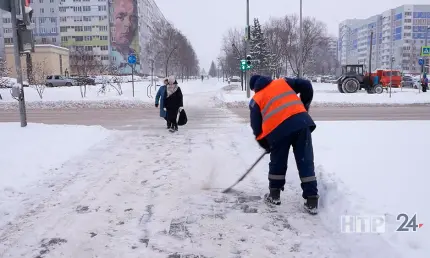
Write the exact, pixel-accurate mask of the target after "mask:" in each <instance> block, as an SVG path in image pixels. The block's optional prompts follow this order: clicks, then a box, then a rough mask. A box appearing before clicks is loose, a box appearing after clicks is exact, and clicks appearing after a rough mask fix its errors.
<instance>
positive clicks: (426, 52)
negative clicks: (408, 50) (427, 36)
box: [421, 46, 430, 56]
mask: <svg viewBox="0 0 430 258" xmlns="http://www.w3.org/2000/svg"><path fill="white" fill-rule="evenodd" d="M421 55H422V56H430V46H425V47H422V48H421Z"/></svg>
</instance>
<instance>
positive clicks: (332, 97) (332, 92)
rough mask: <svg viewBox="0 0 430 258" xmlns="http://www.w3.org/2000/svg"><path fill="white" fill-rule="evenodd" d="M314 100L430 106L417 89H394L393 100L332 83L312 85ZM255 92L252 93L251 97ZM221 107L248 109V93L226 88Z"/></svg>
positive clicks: (429, 100) (325, 103) (321, 102)
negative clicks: (340, 88) (342, 90)
mask: <svg viewBox="0 0 430 258" xmlns="http://www.w3.org/2000/svg"><path fill="white" fill-rule="evenodd" d="M312 85H313V87H314V99H313V101H312V106H314V107H316V106H366V105H410V104H430V93H428V92H427V93H423V92H421V93H419V91H418V90H417V89H410V88H408V89H406V88H405V89H398V88H392V91H391V93H392V94H391V98H390V96H389V94H388V93H387V92H385V91H384V93H382V94H368V93H366V91H364V90H362V91H360V92H358V93H354V94H343V93H340V92H339V91H338V90H337V85H335V84H330V83H312ZM252 96H253V92H251V97H252ZM217 99H218V101H219V103H220V104H221V105H225V106H227V107H247V106H248V104H249V100H250V99H248V98H247V97H246V92H245V91H242V90H241V87H240V85H239V84H232V85H228V86H226V87H224V88H223V89H222V90H221V91H219V92H218V94H217Z"/></svg>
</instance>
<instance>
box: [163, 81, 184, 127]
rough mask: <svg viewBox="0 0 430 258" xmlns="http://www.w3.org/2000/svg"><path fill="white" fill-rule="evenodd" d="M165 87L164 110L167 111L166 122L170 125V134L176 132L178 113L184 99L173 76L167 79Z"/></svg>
mask: <svg viewBox="0 0 430 258" xmlns="http://www.w3.org/2000/svg"><path fill="white" fill-rule="evenodd" d="M168 82H169V84H168V85H167V87H166V92H165V93H164V95H165V100H164V108H165V110H166V111H167V120H168V121H169V122H170V123H171V128H170V131H171V132H175V131H178V118H177V117H178V113H179V112H180V111H181V110H182V109H183V106H184V98H183V95H182V91H181V88H180V87H179V86H178V82H177V81H176V79H175V77H174V76H170V77H169V81H168Z"/></svg>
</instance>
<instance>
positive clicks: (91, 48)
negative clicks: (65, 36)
mask: <svg viewBox="0 0 430 258" xmlns="http://www.w3.org/2000/svg"><path fill="white" fill-rule="evenodd" d="M85 51H93V47H92V46H85Z"/></svg>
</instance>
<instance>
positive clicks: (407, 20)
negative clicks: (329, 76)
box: [339, 5, 430, 74]
mask: <svg viewBox="0 0 430 258" xmlns="http://www.w3.org/2000/svg"><path fill="white" fill-rule="evenodd" d="M429 28H430V5H403V6H400V7H397V8H394V9H390V10H387V11H385V12H383V13H381V14H377V15H375V16H372V17H369V18H367V19H349V20H345V21H343V22H342V23H341V24H339V61H340V63H341V64H346V63H348V64H364V65H365V67H366V69H368V67H367V66H368V63H369V56H370V42H372V62H371V63H372V70H374V69H377V68H380V69H389V68H390V67H391V60H392V58H393V57H394V62H393V68H394V69H399V70H402V71H403V72H405V73H411V74H418V73H420V66H419V65H418V59H419V57H420V51H421V47H422V46H424V45H425V38H426V36H427V39H430V29H429ZM371 35H373V36H372V39H371V37H370V36H371ZM429 42H430V41H429ZM429 44H430V43H429Z"/></svg>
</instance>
